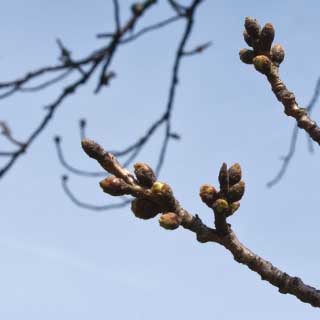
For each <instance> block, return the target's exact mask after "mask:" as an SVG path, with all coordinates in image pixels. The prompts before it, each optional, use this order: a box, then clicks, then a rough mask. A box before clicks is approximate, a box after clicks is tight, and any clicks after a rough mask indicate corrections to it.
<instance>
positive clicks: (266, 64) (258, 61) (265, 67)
mask: <svg viewBox="0 0 320 320" xmlns="http://www.w3.org/2000/svg"><path fill="white" fill-rule="evenodd" d="M253 64H254V67H255V69H256V70H257V71H259V72H261V73H262V74H268V73H269V72H270V71H271V61H270V59H269V58H268V57H267V56H265V55H259V56H256V57H255V58H253Z"/></svg>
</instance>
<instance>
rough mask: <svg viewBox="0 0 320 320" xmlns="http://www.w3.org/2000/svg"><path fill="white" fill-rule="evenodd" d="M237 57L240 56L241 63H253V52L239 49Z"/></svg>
mask: <svg viewBox="0 0 320 320" xmlns="http://www.w3.org/2000/svg"><path fill="white" fill-rule="evenodd" d="M239 56H240V60H241V61H242V62H243V63H246V64H252V63H253V58H254V56H255V55H254V52H253V50H249V49H241V50H240V51H239Z"/></svg>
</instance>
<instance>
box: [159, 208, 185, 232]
mask: <svg viewBox="0 0 320 320" xmlns="http://www.w3.org/2000/svg"><path fill="white" fill-rule="evenodd" d="M180 223H181V218H180V217H179V216H178V215H177V214H175V213H174V212H166V213H163V214H162V215H161V216H160V218H159V224H160V226H161V227H162V228H164V229H167V230H174V229H177V228H178V227H179V226H180Z"/></svg>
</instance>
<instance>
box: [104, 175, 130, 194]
mask: <svg viewBox="0 0 320 320" xmlns="http://www.w3.org/2000/svg"><path fill="white" fill-rule="evenodd" d="M100 187H101V188H102V189H103V192H105V193H108V194H110V195H112V196H123V195H125V194H130V186H129V185H128V184H127V183H126V182H125V181H124V180H122V179H121V178H118V177H115V176H109V177H107V178H105V179H103V180H102V181H100Z"/></svg>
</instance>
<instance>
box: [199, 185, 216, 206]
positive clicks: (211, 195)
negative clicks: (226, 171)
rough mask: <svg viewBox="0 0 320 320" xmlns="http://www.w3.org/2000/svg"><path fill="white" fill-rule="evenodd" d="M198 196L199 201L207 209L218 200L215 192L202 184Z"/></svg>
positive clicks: (212, 188) (209, 186) (210, 187)
mask: <svg viewBox="0 0 320 320" xmlns="http://www.w3.org/2000/svg"><path fill="white" fill-rule="evenodd" d="M199 195H200V198H201V200H202V201H203V202H204V203H205V204H206V205H207V206H208V207H211V206H212V204H213V203H214V202H215V201H216V200H217V199H218V192H217V190H216V189H215V188H214V187H213V186H211V185H209V184H204V185H203V186H201V188H200V193H199Z"/></svg>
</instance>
